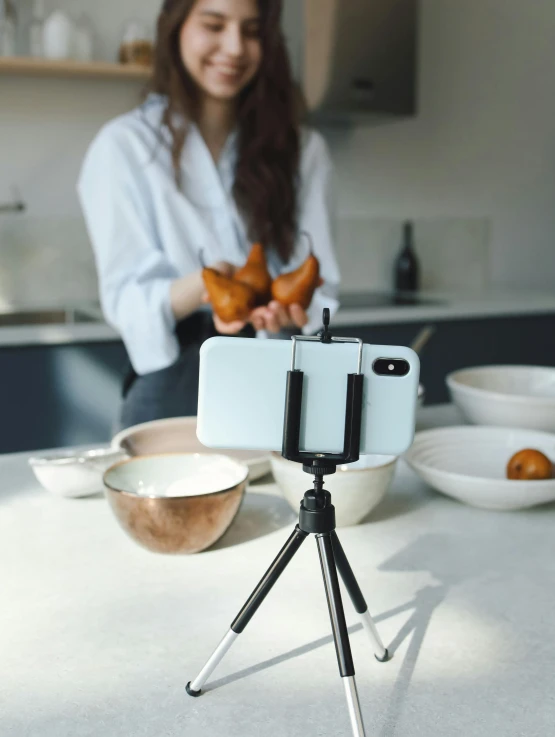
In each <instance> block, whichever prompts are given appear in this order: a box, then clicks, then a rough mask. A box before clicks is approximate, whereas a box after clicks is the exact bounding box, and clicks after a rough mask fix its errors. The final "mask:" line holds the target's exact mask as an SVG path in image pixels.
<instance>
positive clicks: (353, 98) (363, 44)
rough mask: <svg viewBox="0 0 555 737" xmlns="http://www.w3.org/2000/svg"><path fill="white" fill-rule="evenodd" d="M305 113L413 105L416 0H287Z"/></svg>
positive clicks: (351, 115)
mask: <svg viewBox="0 0 555 737" xmlns="http://www.w3.org/2000/svg"><path fill="white" fill-rule="evenodd" d="M294 2H295V3H296V4H297V9H298V10H297V13H300V17H298V21H299V26H300V28H301V29H302V30H301V38H300V39H297V43H298V44H299V46H298V49H297V54H296V65H295V66H296V73H297V76H298V79H299V83H300V85H301V88H302V91H303V94H304V97H305V99H306V102H307V103H308V109H309V113H310V114H311V115H312V116H315V117H323V118H332V119H337V120H349V119H360V118H361V117H362V118H372V117H375V116H380V117H382V116H410V115H414V114H415V113H416V107H417V37H418V0H294Z"/></svg>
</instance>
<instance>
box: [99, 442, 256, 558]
mask: <svg viewBox="0 0 555 737" xmlns="http://www.w3.org/2000/svg"><path fill="white" fill-rule="evenodd" d="M248 475H249V470H248V468H247V466H246V465H245V464H242V463H239V462H238V461H236V460H234V459H232V458H228V457H227V456H223V455H208V454H199V453H172V454H163V455H152V456H142V457H137V458H132V459H131V460H127V461H123V462H121V463H117V464H116V465H114V466H112V467H111V468H109V469H108V471H106V473H105V474H104V487H105V491H106V497H107V499H108V502H109V503H110V507H111V508H112V511H113V512H114V514H115V516H116V519H117V520H118V522H119V524H120V526H121V527H122V528H123V529H124V530H125V532H126V533H127V534H128V535H129V536H130V537H131V538H132V539H133V540H135V542H137V543H139V545H142V546H143V547H144V548H147V549H148V550H151V551H153V552H156V553H185V554H191V553H199V552H200V551H202V550H206V549H207V548H209V547H211V546H212V545H214V543H215V542H217V541H218V540H219V539H220V538H221V537H222V535H223V534H224V533H225V532H226V531H227V529H228V528H229V526H230V525H231V523H232V522H233V520H234V519H235V516H236V515H237V513H238V511H239V508H240V506H241V502H242V500H243V496H244V494H245V491H246V488H247V483H248Z"/></svg>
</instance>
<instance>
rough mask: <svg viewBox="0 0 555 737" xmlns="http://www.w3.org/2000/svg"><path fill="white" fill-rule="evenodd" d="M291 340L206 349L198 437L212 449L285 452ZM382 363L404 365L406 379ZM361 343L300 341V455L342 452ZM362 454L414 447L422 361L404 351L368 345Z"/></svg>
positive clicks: (211, 343) (234, 341)
mask: <svg viewBox="0 0 555 737" xmlns="http://www.w3.org/2000/svg"><path fill="white" fill-rule="evenodd" d="M292 347H293V343H292V341H290V340H252V339H249V338H224V337H217V338H211V339H210V340H208V341H206V342H205V343H204V344H203V346H202V348H201V350H200V381H199V404H198V425H197V436H198V438H199V440H200V442H201V443H202V444H203V445H206V446H207V447H209V448H229V449H248V450H276V451H281V448H282V438H283V419H284V409H285V392H286V382H287V372H288V371H290V370H291V358H292ZM378 358H395V359H404V360H406V361H408V363H409V365H410V371H409V373H408V375H407V376H404V377H393V376H378V375H377V374H375V373H374V371H373V364H374V361H375V360H376V359H378ZM357 365H358V345H357V344H355V343H332V344H331V345H326V344H323V343H319V342H304V341H302V342H301V341H299V342H298V343H297V358H296V362H295V368H297V369H299V370H301V371H303V372H304V384H303V411H302V419H301V435H300V446H301V447H300V450H301V451H311V452H327V453H339V452H341V451H342V450H343V439H344V432H345V403H346V391H347V376H348V374H354V373H356V372H357ZM363 373H364V375H365V380H364V406H363V416H362V428H361V448H360V452H361V455H374V454H376V455H377V454H384V455H401V454H402V453H404V452H405V451H406V450H407V449H408V448H409V447H410V446H411V444H412V441H413V438H414V429H415V415H416V405H417V396H418V383H419V375H420V362H419V359H418V356H417V355H416V353H415V352H414V351H412V350H411V349H410V348H405V347H401V346H383V345H382V346H380V345H365V346H364V350H363Z"/></svg>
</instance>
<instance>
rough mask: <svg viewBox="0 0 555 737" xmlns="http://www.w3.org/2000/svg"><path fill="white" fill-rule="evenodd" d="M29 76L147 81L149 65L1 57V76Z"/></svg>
mask: <svg viewBox="0 0 555 737" xmlns="http://www.w3.org/2000/svg"><path fill="white" fill-rule="evenodd" d="M7 75H20V76H27V77H91V78H97V79H130V80H133V79H135V80H139V81H141V80H142V81H146V80H147V79H148V77H149V76H150V69H148V68H147V67H141V66H135V65H132V64H111V63H109V62H103V61H91V62H82V61H72V60H60V61H57V60H56V61H53V60H50V59H32V58H26V57H23V56H14V57H7V58H0V76H7Z"/></svg>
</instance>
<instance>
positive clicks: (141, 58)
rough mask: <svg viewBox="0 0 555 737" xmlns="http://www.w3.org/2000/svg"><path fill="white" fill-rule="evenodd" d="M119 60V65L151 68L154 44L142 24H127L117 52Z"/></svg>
mask: <svg viewBox="0 0 555 737" xmlns="http://www.w3.org/2000/svg"><path fill="white" fill-rule="evenodd" d="M119 60H120V63H121V64H139V65H140V66H145V67H150V66H152V63H153V60H154V44H153V42H152V37H151V34H149V32H148V30H147V29H146V27H145V24H144V23H141V22H140V21H136V20H135V21H130V22H129V23H128V24H127V26H126V28H125V31H124V34H123V39H122V42H121V46H120V50H119Z"/></svg>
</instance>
